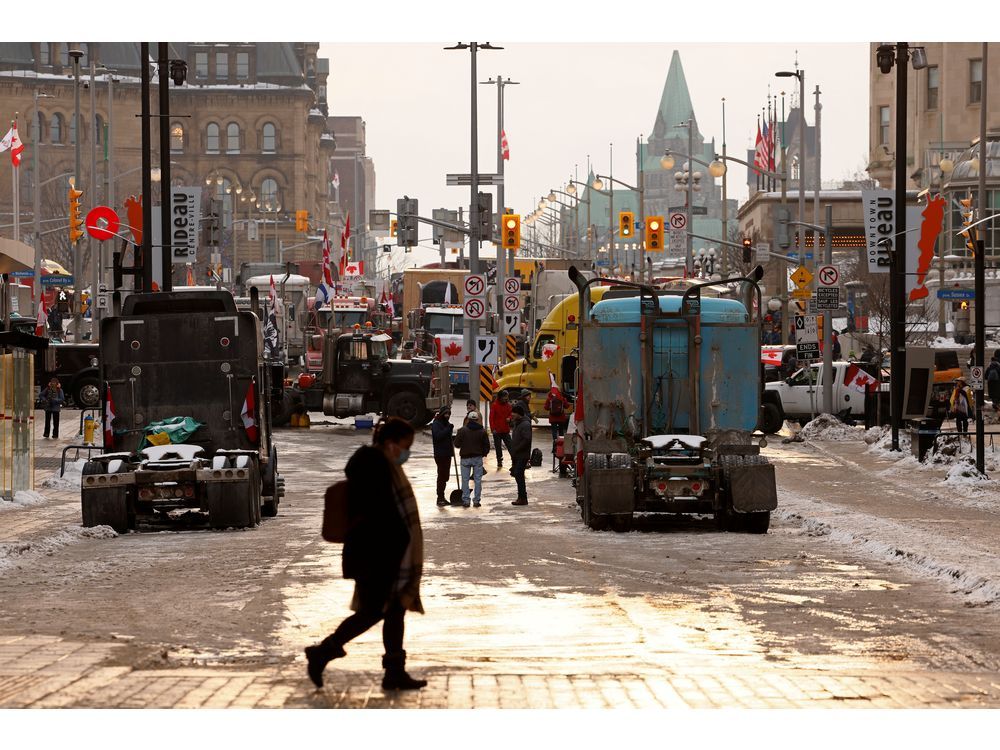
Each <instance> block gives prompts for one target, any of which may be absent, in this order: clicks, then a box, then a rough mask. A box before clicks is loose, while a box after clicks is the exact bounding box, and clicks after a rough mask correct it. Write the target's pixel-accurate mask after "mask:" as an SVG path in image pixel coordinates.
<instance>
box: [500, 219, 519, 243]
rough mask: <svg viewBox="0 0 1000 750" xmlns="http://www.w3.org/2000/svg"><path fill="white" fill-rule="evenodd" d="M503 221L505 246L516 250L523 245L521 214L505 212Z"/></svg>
mask: <svg viewBox="0 0 1000 750" xmlns="http://www.w3.org/2000/svg"><path fill="white" fill-rule="evenodd" d="M501 221H502V224H503V234H502V240H503V242H502V244H503V248H504V250H513V251H515V252H516V251H517V250H518V248H520V247H521V215H520V214H504V215H503V218H502V220H501Z"/></svg>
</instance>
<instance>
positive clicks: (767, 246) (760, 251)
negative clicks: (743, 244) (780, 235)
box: [754, 242, 771, 263]
mask: <svg viewBox="0 0 1000 750" xmlns="http://www.w3.org/2000/svg"><path fill="white" fill-rule="evenodd" d="M770 259H771V243H770V242H761V243H759V244H758V245H757V253H756V256H755V257H754V261H755V262H756V263H767V262H768V261H769V260H770Z"/></svg>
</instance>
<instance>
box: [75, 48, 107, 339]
mask: <svg viewBox="0 0 1000 750" xmlns="http://www.w3.org/2000/svg"><path fill="white" fill-rule="evenodd" d="M96 76H97V63H96V62H94V55H93V52H92V51H91V54H90V127H89V128H87V129H88V130H89V131H90V186H91V196H90V197H91V200H90V205H91V206H96V205H98V203H97V186H98V185H99V184H100V181H99V180H98V179H97V137H98V136H97V85H96V82H95V78H96ZM77 140H78V141H79V140H80V137H79V133H78V134H77ZM87 244H88V246H89V247H90V263H91V266H92V268H91V271H92V273H91V275H90V279H91V280H90V340H91V341H95V342H96V341H100V339H101V323H100V319H99V315H98V311H97V293H98V291H100V288H101V259H100V257H99V256H100V252H101V249H100V248H101V245H100V243H99V242H98V241H97V240H95V239H94V238H93V237H92V236H91V235H90V232H87Z"/></svg>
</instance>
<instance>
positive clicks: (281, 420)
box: [271, 391, 292, 427]
mask: <svg viewBox="0 0 1000 750" xmlns="http://www.w3.org/2000/svg"><path fill="white" fill-rule="evenodd" d="M275 406H277V407H278V408H276V409H275V410H274V412H273V413H272V414H271V424H272V425H273V426H275V427H287V426H288V423H289V422H290V421H291V419H292V394H291V393H289V392H288V391H285V393H284V395H283V396H282V397H281V403H280V405H278V404H276V405H275Z"/></svg>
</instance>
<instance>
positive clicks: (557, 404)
mask: <svg viewBox="0 0 1000 750" xmlns="http://www.w3.org/2000/svg"><path fill="white" fill-rule="evenodd" d="M549 377H550V378H551V374H550V376H549ZM545 411H547V412H548V414H549V426H550V427H551V428H552V450H553V451H555V445H556V441H557V440H558V439H559V436H560V435H565V434H566V425H567V423H568V422H569V399H568V398H566V397H565V396H564V395H563V393H562V391H560V390H559V386H557V385H556V384H555V379H554V378H552V387H551V388H549V395H548V396H547V397H546V398H545Z"/></svg>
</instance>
